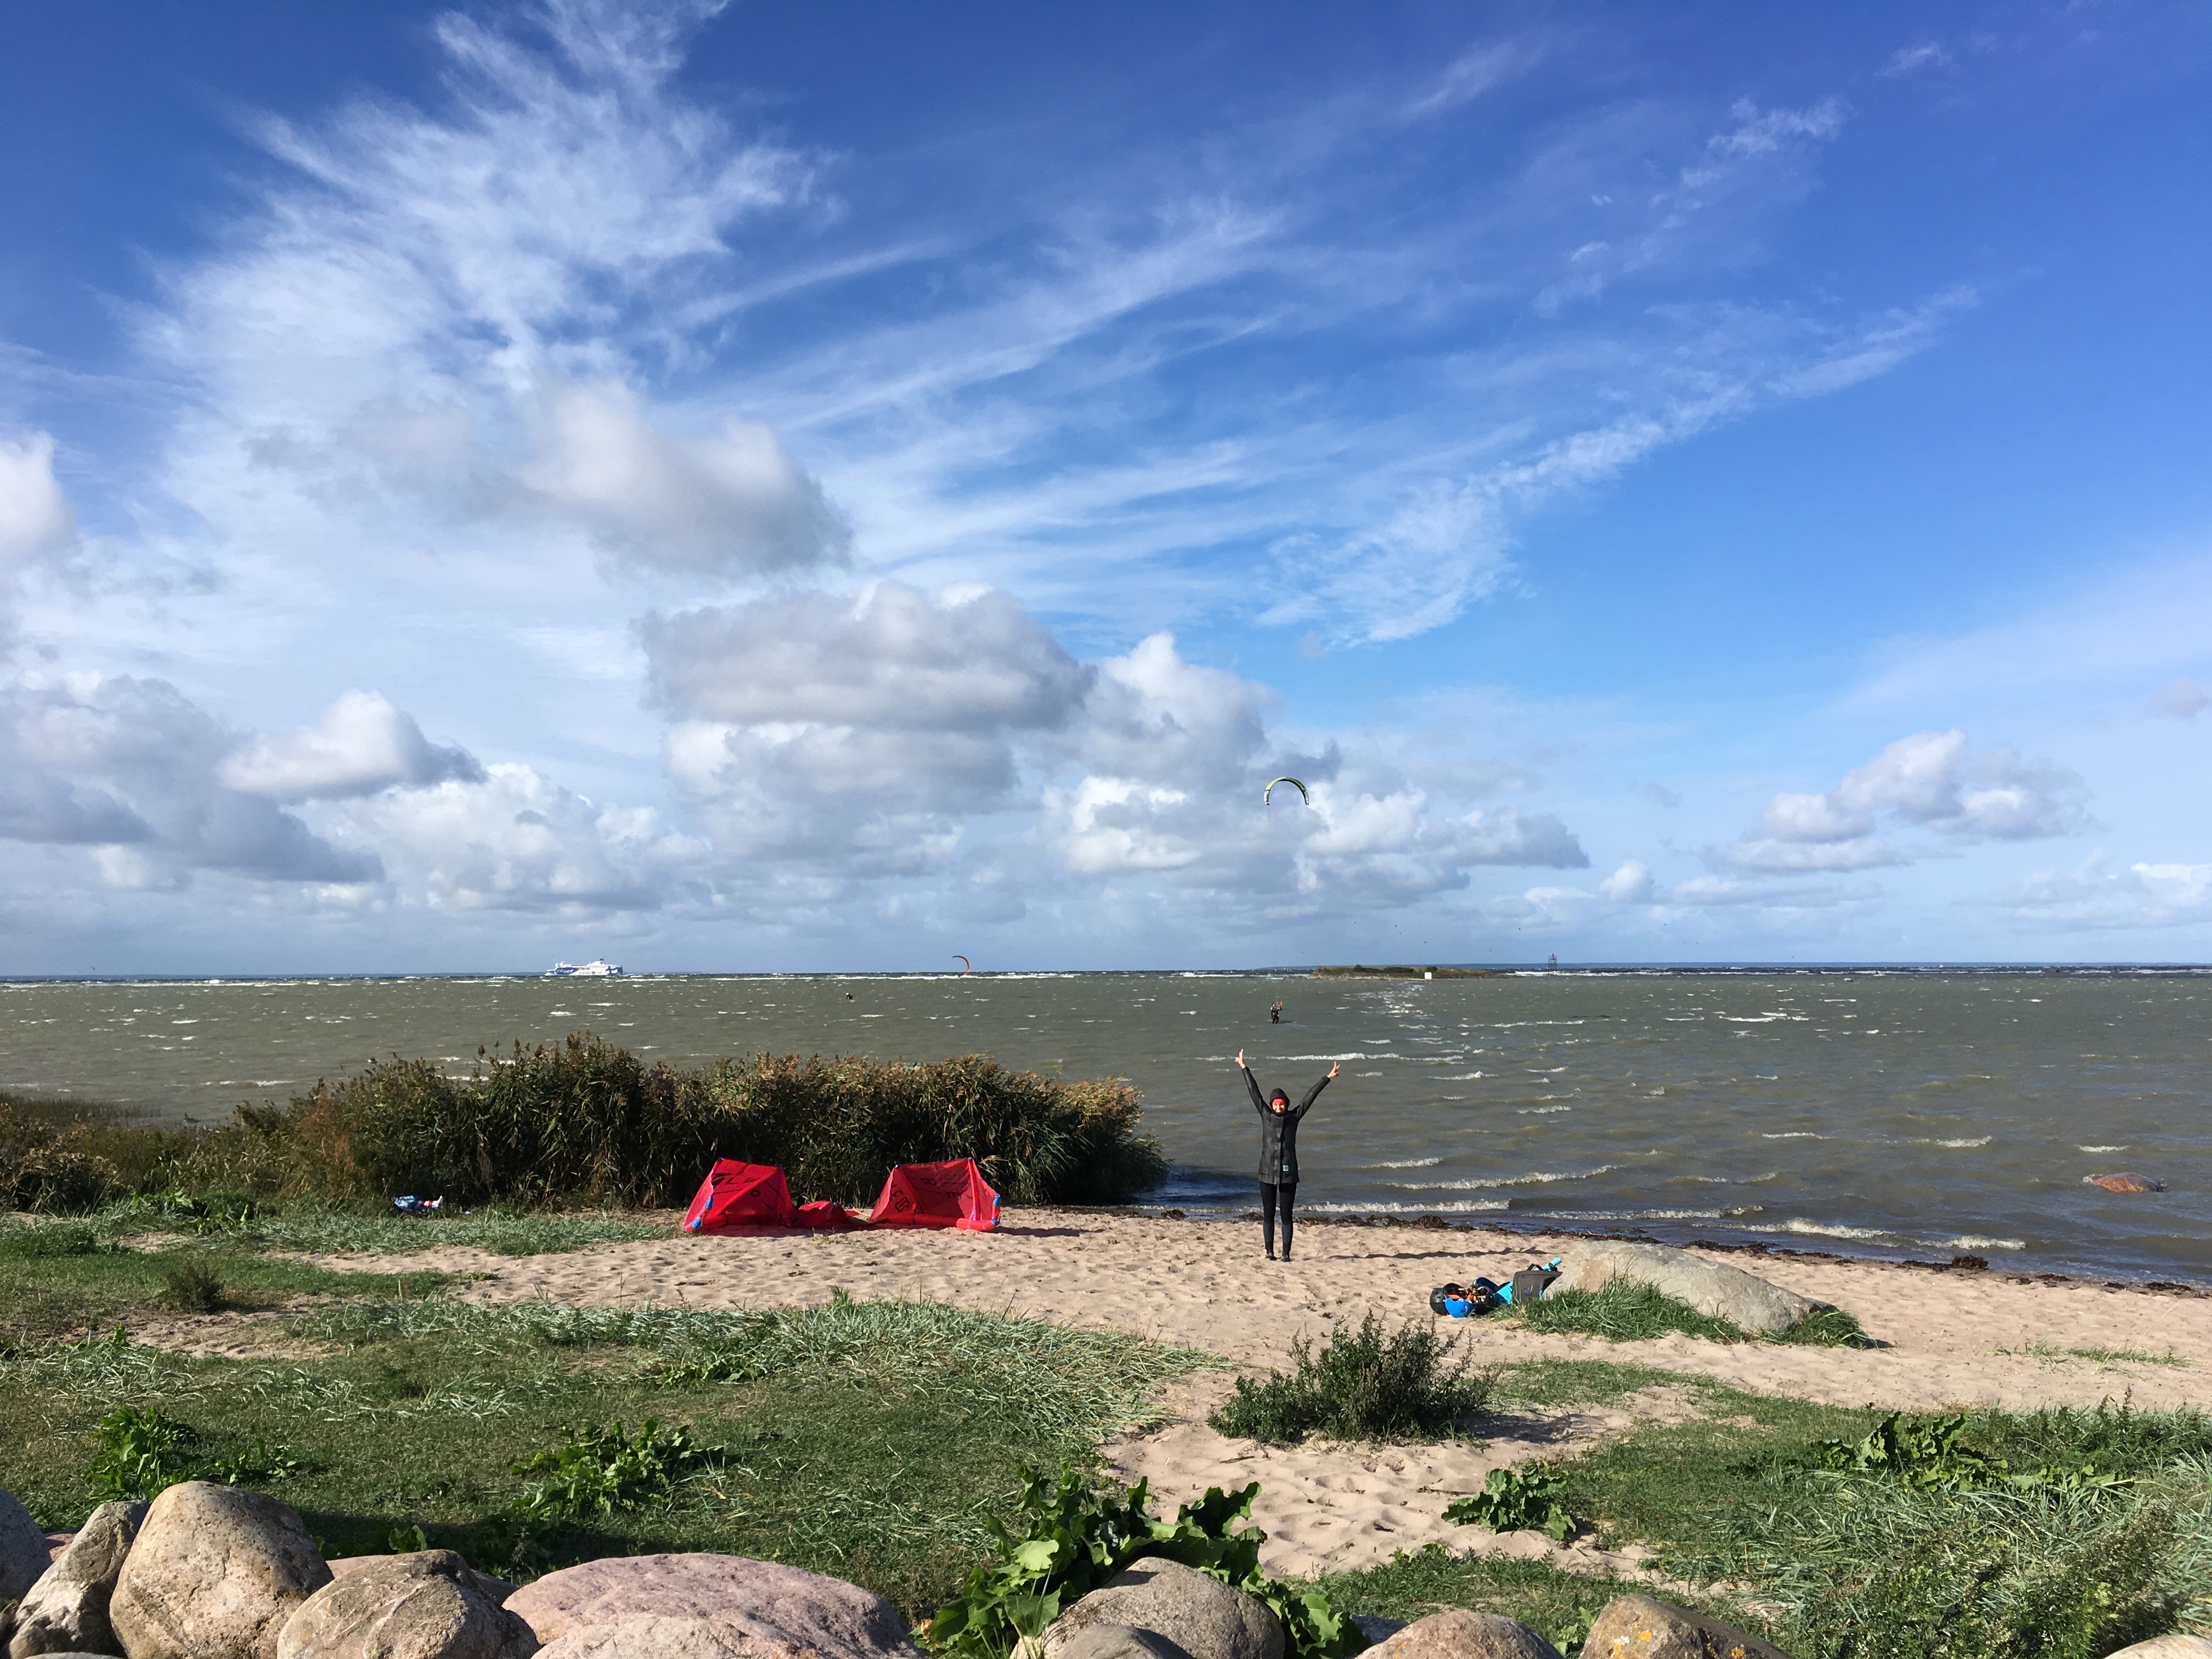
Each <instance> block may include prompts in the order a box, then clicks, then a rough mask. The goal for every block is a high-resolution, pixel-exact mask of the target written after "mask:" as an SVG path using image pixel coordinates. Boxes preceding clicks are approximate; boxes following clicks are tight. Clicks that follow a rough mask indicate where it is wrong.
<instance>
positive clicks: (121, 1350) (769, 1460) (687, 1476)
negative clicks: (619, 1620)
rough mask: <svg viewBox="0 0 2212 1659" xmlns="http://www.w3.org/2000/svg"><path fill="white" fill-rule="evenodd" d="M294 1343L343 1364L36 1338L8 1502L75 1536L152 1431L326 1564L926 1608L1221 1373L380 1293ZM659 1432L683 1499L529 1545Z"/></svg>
mask: <svg viewBox="0 0 2212 1659" xmlns="http://www.w3.org/2000/svg"><path fill="white" fill-rule="evenodd" d="M289 1336H290V1340H293V1341H294V1342H295V1343H300V1344H304V1345H306V1346H307V1347H308V1348H309V1349H311V1350H313V1351H315V1352H319V1354H320V1355H321V1357H320V1358H312V1359H288V1360H275V1359H271V1360H266V1361H252V1362H247V1361H240V1360H222V1359H188V1358H179V1357H178V1356H174V1355H171V1354H165V1353H162V1352H158V1351H156V1350H153V1349H150V1348H148V1347H146V1346H143V1345H141V1344H137V1343H133V1342H130V1341H128V1340H116V1339H113V1338H106V1339H100V1340H84V1341H78V1342H73V1343H48V1344H44V1345H40V1346H19V1347H18V1348H16V1349H15V1351H14V1352H12V1353H10V1354H9V1356H7V1357H6V1358H0V1419H4V1420H6V1421H7V1422H8V1423H9V1425H10V1428H11V1431H12V1430H14V1429H15V1426H16V1425H22V1428H23V1432H22V1433H21V1434H20V1435H18V1434H15V1433H14V1432H11V1433H10V1434H9V1435H8V1436H6V1437H0V1487H4V1488H6V1489H7V1490H9V1491H10V1492H14V1493H15V1496H16V1497H17V1498H20V1499H21V1501H22V1502H23V1503H24V1504H26V1505H27V1507H28V1508H29V1509H30V1510H31V1511H32V1513H33V1515H34V1516H36V1517H37V1518H38V1519H39V1520H40V1522H41V1523H42V1524H44V1525H46V1526H49V1527H59V1526H64V1525H70V1524H74V1523H75V1522H77V1521H79V1520H81V1519H82V1516H84V1515H85V1514H86V1513H87V1512H88V1510H90V1509H91V1508H92V1506H93V1505H94V1504H95V1503H96V1502H98V1501H99V1499H100V1496H101V1492H102V1487H101V1486H100V1484H99V1482H98V1481H97V1480H95V1479H94V1475H93V1473H92V1470H93V1467H94V1461H95V1459H96V1457H98V1456H99V1455H100V1450H101V1445H102V1443H101V1441H100V1424H101V1423H102V1421H103V1420H104V1419H107V1418H108V1417H109V1416H110V1414H111V1413H115V1412H117V1411H118V1410H122V1409H125V1408H129V1409H131V1410H133V1411H138V1412H149V1411H150V1412H154V1413H158V1414H159V1416H160V1417H161V1419H162V1420H163V1423H164V1424H167V1425H176V1427H177V1430H178V1432H179V1435H180V1436H181V1438H180V1439H179V1440H178V1441H177V1442H176V1443H175V1444H176V1445H179V1446H182V1447H184V1448H186V1449H188V1452H189V1455H190V1456H191V1458H192V1459H194V1460H197V1462H198V1463H199V1464H200V1465H201V1466H205V1467H218V1466H223V1465H225V1464H226V1463H228V1465H229V1466H232V1467H238V1468H264V1469H272V1468H273V1469H277V1470H279V1471H283V1472H282V1473H280V1474H276V1475H271V1476H264V1477H262V1478H258V1479H254V1480H252V1482H251V1484H254V1485H257V1486H264V1488H265V1489H266V1490H269V1491H271V1492H275V1493H276V1495H277V1496H279V1497H281V1498H283V1499H284V1501H285V1502H286V1503H288V1504H291V1505H293V1507H295V1509H297V1510H299V1511H300V1512H301V1516H303V1517H304V1518H305V1520H306V1522H307V1526H308V1528H309V1529H310V1531H311V1532H313V1533H314V1534H317V1535H318V1536H319V1538H320V1539H321V1540H322V1541H323V1544H324V1547H325V1551H326V1553H331V1554H339V1553H345V1554H351V1553H364V1552H368V1553H376V1552H381V1551H383V1550H385V1549H386V1548H388V1547H391V1546H390V1544H389V1540H390V1539H391V1538H392V1537H393V1536H395V1535H398V1536H403V1537H410V1538H411V1537H412V1536H414V1529H415V1528H420V1529H421V1534H422V1537H424V1538H425V1539H427V1540H428V1542H429V1543H430V1544H432V1545H435V1546H441V1547H458V1548H459V1549H461V1550H462V1551H463V1552H464V1553H466V1554H468V1556H469V1558H470V1559H471V1560H472V1561H474V1562H476V1563H477V1564H478V1565H489V1566H492V1567H495V1568H496V1567H499V1566H502V1565H513V1566H515V1567H517V1569H518V1570H520V1571H542V1570H544V1568H546V1567H547V1566H550V1565H563V1564H566V1563H567V1562H568V1561H572V1560H577V1559H586V1558H588V1557H595V1556H599V1555H605V1554H621V1553H626V1552H635V1551H658V1550H714V1551H724V1552H729V1553H737V1554H743V1555H750V1556H754V1557H759V1558H765V1559H775V1560H781V1561H788V1562H792V1563H793V1564H795V1565H801V1566H805V1567H810V1568H812V1569H815V1570H817V1571H823V1572H829V1573H835V1574H836V1575H837V1576H839V1577H845V1578H849V1579H852V1580H854V1581H855V1582H857V1583H864V1584H866V1585H868V1586H869V1587H870V1588H872V1589H876V1590H878V1591H879V1592H880V1593H882V1594H884V1595H889V1596H890V1597H891V1598H892V1599H893V1600H894V1601H896V1602H897V1603H898V1604H899V1605H900V1606H901V1607H903V1608H905V1609H906V1610H907V1611H908V1613H910V1614H914V1615H916V1616H920V1615H921V1614H924V1613H927V1612H929V1611H931V1610H932V1609H933V1608H934V1607H936V1606H937V1605H939V1603H940V1602H942V1601H944V1600H945V1599H946V1598H947V1597H948V1596H949V1595H951V1593H952V1591H953V1590H955V1589H957V1586H958V1584H959V1583H960V1581H961V1579H962V1578H963V1576H964V1574H965V1573H966V1571H967V1570H968V1569H969V1567H970V1566H971V1565H974V1564H975V1562H977V1561H978V1560H980V1559H982V1557H983V1555H984V1554H985V1553H986V1552H987V1548H988V1535H987V1524H986V1523H987V1520H988V1519H989V1517H991V1516H994V1515H1004V1514H1006V1513H1009V1512H1010V1511H1011V1509H1012V1505H1013V1504H1014V1503H1015V1502H1016V1500H1017V1498H1018V1494H1019V1492H1020V1489H1021V1482H1020V1479H1019V1475H1018V1469H1019V1468H1020V1466H1021V1465H1022V1464H1024V1462H1030V1463H1036V1464H1037V1465H1039V1466H1041V1467H1048V1468H1057V1467H1059V1466H1060V1464H1061V1463H1062V1462H1073V1463H1075V1464H1076V1465H1077V1466H1078V1467H1086V1468H1087V1467H1090V1466H1091V1464H1092V1463H1093V1462H1095V1459H1096V1453H1097V1445H1098V1442H1099V1440H1100V1439H1101V1438H1102V1437H1104V1436H1105V1435H1107V1434H1109V1433H1111V1432H1113V1431H1115V1430H1118V1429H1121V1428H1123V1427H1127V1426H1131V1425H1140V1424H1144V1423H1147V1422H1150V1421H1152V1420H1153V1416H1154V1409H1155V1408H1154V1407H1153V1406H1152V1403H1151V1402H1152V1399H1153V1397H1154V1395H1156V1393H1157V1391H1158V1389H1159V1388H1160V1387H1161V1386H1162V1385H1163V1384H1164V1383H1166V1382H1167V1381H1169V1380H1170V1379H1171V1378H1173V1377H1175V1376H1180V1375H1182V1374H1184V1373H1186V1372H1188V1371H1189V1370H1194V1369H1196V1368H1198V1367H1200V1366H1202V1365H1205V1364H1211V1363H1212V1362H1211V1361H1210V1360H1208V1359H1207V1358H1206V1357H1205V1356H1202V1355H1199V1354H1195V1353H1192V1352H1185V1351H1180V1350H1176V1349H1170V1348H1165V1347H1163V1346H1159V1345H1157V1344H1154V1343H1151V1342H1147V1341H1145V1340H1140V1339H1138V1338H1133V1337H1124V1336H1119V1335H1114V1334H1103V1333H1095V1332H1077V1331H1069V1330H1066V1329H1063V1328H1060V1327H1058V1326H1054V1325H1050V1324H1046V1323H1043V1322H1036V1321H1029V1320H1019V1319H1010V1318H1002V1317H996V1316H990V1315H985V1314H979V1313H971V1312H968V1311H965V1310H958V1309H952V1308H946V1307H939V1306H935V1305H932V1304H908V1303H853V1302H840V1303H838V1304H834V1305H832V1306H830V1307H826V1308H817V1309H811V1310H793V1311H780V1312H773V1313H729V1314H708V1313H691V1312H663V1311H652V1310H647V1311H634V1312H619V1311H611V1310H570V1309H563V1308H556V1307H552V1306H550V1305H535V1306H530V1305H526V1306H522V1307H509V1308H486V1307H478V1306H475V1305H472V1304H460V1303H455V1302H450V1301H447V1300H444V1299H442V1298H439V1297H430V1298H427V1299H425V1298H419V1297H416V1298H405V1299H401V1298H392V1297H385V1298H379V1299H374V1300H367V1301H362V1300H356V1301H348V1302H343V1303H333V1304H331V1305H330V1306H328V1307H326V1308H320V1309H317V1310H313V1311H311V1312H309V1313H307V1314H304V1315H302V1316H298V1317H296V1318H295V1319H294V1320H293V1321H291V1322H290V1324H289ZM648 1419H650V1420H651V1422H652V1424H653V1425H655V1426H654V1427H653V1428H652V1429H651V1430H649V1431H648V1430H646V1429H644V1428H642V1427H641V1425H646V1424H647V1420H648ZM157 1426H158V1425H157ZM674 1431H682V1433H683V1434H684V1437H685V1439H684V1442H683V1443H682V1445H681V1446H678V1447H674V1448H673V1449H671V1443H670V1442H668V1441H667V1440H666V1438H665V1437H666V1436H667V1435H668V1434H670V1433H671V1432H674ZM641 1433H646V1434H647V1435H648V1441H647V1449H648V1450H652V1449H653V1448H654V1447H658V1448H659V1450H658V1451H654V1452H653V1455H654V1456H656V1457H659V1460H660V1462H661V1463H662V1464H663V1465H664V1466H665V1468H666V1469H667V1470H668V1472H669V1473H668V1474H667V1479H666V1501H665V1502H660V1501H654V1502H652V1503H646V1504H637V1503H633V1502H632V1501H630V1500H629V1498H624V1497H620V1496H619V1495H618V1497H617V1499H615V1500H611V1502H610V1504H609V1505H608V1507H607V1508H606V1510H605V1511H604V1512H602V1511H601V1510H599V1507H598V1506H597V1503H596V1499H595V1498H594V1499H592V1502H591V1503H589V1504H584V1503H582V1502H581V1501H580V1503H579V1505H578V1506H577V1507H578V1508H579V1509H580V1510H586V1511H587V1512H584V1513H580V1514H578V1515H575V1516H558V1515H552V1514H550V1513H549V1514H548V1515H546V1516H541V1518H540V1520H539V1521H538V1522H534V1523H533V1524H532V1526H531V1527H530V1528H527V1529H518V1528H517V1526H516V1525H515V1522H514V1513H515V1510H516V1506H517V1504H518V1502H519V1501H520V1500H522V1499H524V1498H525V1497H526V1492H528V1491H529V1489H530V1488H531V1487H532V1485H533V1483H536V1484H537V1485H538V1486H541V1487H543V1486H544V1484H545V1483H546V1482H549V1481H556V1480H564V1479H568V1478H569V1477H570V1476H573V1475H574V1474H575V1471H576V1469H577V1468H579V1467H580V1461H579V1460H580V1457H581V1456H582V1454H581V1453H579V1452H578V1451H576V1450H575V1448H577V1447H582V1448H583V1449H585V1451H592V1449H593V1448H598V1449H601V1450H605V1449H608V1448H610V1447H617V1440H615V1439H610V1436H614V1437H618V1439H619V1442H620V1444H621V1445H626V1446H628V1447H629V1448H631V1449H632V1450H633V1453H635V1455H636V1456H643V1455H644V1454H643V1453H639V1452H636V1448H637V1447H638V1445H639V1442H638V1436H639V1435H640V1434H641ZM654 1437H658V1438H654ZM149 1443H150V1442H149ZM685 1447H688V1448H690V1449H694V1450H696V1451H698V1452H699V1453H700V1454H701V1455H697V1456H693V1455H689V1454H688V1453H684V1455H678V1453H679V1452H682V1451H683V1448H685ZM564 1449H568V1456H567V1460H566V1462H565V1463H564V1462H563V1450H564ZM618 1452H619V1448H618V1447H617V1450H616V1451H610V1452H609V1453H608V1456H607V1457H606V1458H605V1459H602V1460H601V1461H602V1462H603V1464H604V1465H605V1468H608V1469H609V1470H610V1471H618V1470H619V1469H620V1468H624V1467H629V1466H627V1465H622V1464H620V1463H618V1462H616V1461H614V1460H615V1459H616V1458H617V1455H618ZM395 1454H396V1455H395ZM664 1454H665V1455H664ZM172 1455H179V1456H180V1455H185V1454H184V1453H183V1452H174V1453H173V1454H172ZM592 1455H598V1454H597V1453H596V1452H593V1453H592ZM549 1460H550V1461H549ZM533 1462H535V1464H536V1465H537V1467H536V1468H531V1467H529V1466H531V1465H532V1463H533ZM518 1466H523V1467H520V1468H519V1467H518ZM564 1469H565V1470H566V1471H567V1472H568V1473H567V1474H563V1470H564ZM608 1481H609V1482H611V1483H612V1486H613V1487H614V1489H616V1490H617V1492H618V1494H619V1492H620V1491H621V1490H622V1483H621V1481H620V1480H617V1478H616V1474H614V1473H611V1474H609V1477H608ZM571 1484H574V1482H573V1481H572V1482H571ZM651 1484H652V1483H651V1482H648V1486H650V1485H651ZM606 1486H607V1483H602V1486H601V1488H599V1489H598V1490H605V1489H606ZM586 1496H587V1497H588V1496H589V1494H586ZM539 1508H540V1509H541V1510H549V1511H550V1510H559V1509H560V1508H561V1504H560V1503H559V1502H556V1501H553V1500H548V1501H547V1502H546V1503H545V1504H540V1505H539ZM518 1550H520V1557H519V1559H518V1555H517V1552H518Z"/></svg>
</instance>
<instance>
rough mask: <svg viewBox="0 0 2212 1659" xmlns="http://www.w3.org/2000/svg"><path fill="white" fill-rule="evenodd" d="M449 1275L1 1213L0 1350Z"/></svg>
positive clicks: (421, 1288)
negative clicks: (130, 1244)
mask: <svg viewBox="0 0 2212 1659" xmlns="http://www.w3.org/2000/svg"><path fill="white" fill-rule="evenodd" d="M448 1278H449V1275H447V1274H442V1273H333V1272H331V1271H329V1270H327V1269H325V1268H321V1267H314V1266H313V1265H311V1264H310V1263H307V1262H305V1261H296V1260H291V1259H287V1258H285V1257H282V1256H266V1255H258V1254H257V1253H254V1252H252V1251H251V1250H249V1249H239V1248H236V1247H234V1246H230V1245H228V1244H226V1243H223V1242H222V1241H220V1240H214V1241H208V1242H197V1241H196V1242H193V1243H185V1244H178V1245H175V1246H173V1247H172V1248H170V1249H152V1250H146V1249H125V1248H124V1247H122V1246H121V1245H119V1244H118V1243H117V1242H116V1241H115V1240H114V1239H113V1238H112V1237H102V1236H101V1235H100V1232H99V1231H97V1230H95V1229H94V1228H93V1227H90V1226H87V1225H82V1224H80V1223H64V1224H60V1225H52V1224H49V1225H39V1226H27V1225H23V1224H22V1223H20V1222H7V1221H0V1352H8V1351H11V1350H15V1349H19V1348H21V1347H24V1346H35V1345H38V1344H40V1343H46V1342H51V1341H53V1340H58V1339H61V1338H65V1337H68V1336H70V1335H71V1334H81V1333H83V1332H85V1331H87V1330H105V1329H106V1328H107V1327H108V1326H110V1325H112V1324H113V1323H114V1322H116V1321H117V1320H118V1319H123V1318H126V1317H131V1316H139V1315H144V1314H150V1313H155V1312H157V1311H162V1310H167V1311H176V1310H180V1309H181V1310H187V1311H191V1312H209V1311H212V1310H214V1309H215V1308H216V1306H218V1305H221V1306H223V1307H228V1308H232V1309H237V1310H249V1311H250V1310H264V1311H267V1310H276V1309H277V1308H280V1307H282V1306H283V1304H286V1303H288V1302H290V1301H292V1300H293V1299H294V1298H295V1297H302V1296H361V1295H364V1294H367V1295H384V1296H394V1295H400V1294H414V1295H420V1294H422V1293H424V1292H426V1291H429V1290H430V1289H432V1288H433V1287H435V1286H436V1285H441V1284H444V1283H446V1282H447V1279H448Z"/></svg>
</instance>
